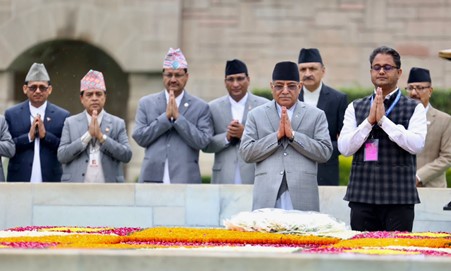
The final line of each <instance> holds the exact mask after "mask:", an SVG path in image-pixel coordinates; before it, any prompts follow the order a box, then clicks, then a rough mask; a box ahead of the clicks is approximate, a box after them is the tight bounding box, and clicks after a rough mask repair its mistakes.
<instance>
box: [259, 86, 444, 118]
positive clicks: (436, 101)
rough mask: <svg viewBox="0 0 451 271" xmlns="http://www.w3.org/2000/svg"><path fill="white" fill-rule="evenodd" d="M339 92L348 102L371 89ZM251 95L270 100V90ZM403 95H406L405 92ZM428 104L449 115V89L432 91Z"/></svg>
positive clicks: (260, 90)
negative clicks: (344, 95) (342, 93)
mask: <svg viewBox="0 0 451 271" xmlns="http://www.w3.org/2000/svg"><path fill="white" fill-rule="evenodd" d="M339 90H340V91H342V92H344V93H346V94H347V95H348V102H351V101H354V100H356V99H360V98H363V97H365V96H368V95H370V94H371V92H372V91H373V89H372V88H339ZM252 93H254V94H255V95H258V96H262V97H265V98H267V99H269V100H272V92H271V90H270V89H262V88H256V89H253V90H252ZM403 93H404V94H406V92H405V90H403ZM430 103H431V104H432V105H433V106H434V107H435V108H437V109H438V110H441V111H443V112H446V113H448V114H451V89H434V92H433V93H432V96H431V99H430Z"/></svg>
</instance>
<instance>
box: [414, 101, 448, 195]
mask: <svg viewBox="0 0 451 271" xmlns="http://www.w3.org/2000/svg"><path fill="white" fill-rule="evenodd" d="M426 117H427V120H428V132H427V135H426V141H425V145H424V149H423V151H422V152H421V153H419V154H417V175H418V176H419V177H420V180H421V182H422V183H423V185H424V186H426V187H446V186H447V183H446V176H445V174H446V170H447V169H448V168H449V167H450V165H451V116H450V115H448V114H446V113H444V112H442V111H439V110H437V109H435V108H433V107H432V106H431V107H430V108H429V110H428V112H427V115H426Z"/></svg>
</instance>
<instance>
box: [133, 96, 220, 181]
mask: <svg viewBox="0 0 451 271" xmlns="http://www.w3.org/2000/svg"><path fill="white" fill-rule="evenodd" d="M165 91H166V90H163V91H161V92H158V93H155V94H150V95H147V96H145V97H143V98H141V99H140V100H139V105H138V110H137V112H136V118H135V127H134V129H133V134H132V137H133V139H134V140H135V141H136V143H138V145H140V146H141V147H144V148H145V153H144V161H143V163H142V168H141V174H140V176H139V182H162V181H163V174H164V164H165V161H166V159H168V167H169V177H170V179H171V183H201V176H200V169H199V151H200V150H201V149H202V148H205V147H206V146H207V145H208V143H209V142H210V140H211V137H212V135H213V128H212V125H211V121H210V115H211V114H210V110H209V108H208V104H207V103H206V102H204V101H202V100H201V99H199V98H197V97H194V96H192V95H189V94H188V93H187V92H186V91H185V92H184V95H183V98H182V100H181V103H180V106H179V113H180V115H179V117H178V119H177V120H175V121H173V122H171V121H170V120H169V119H168V118H167V117H166V105H167V102H166V97H165V94H164V92H165Z"/></svg>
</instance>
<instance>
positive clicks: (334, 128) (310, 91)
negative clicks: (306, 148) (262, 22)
mask: <svg viewBox="0 0 451 271" xmlns="http://www.w3.org/2000/svg"><path fill="white" fill-rule="evenodd" d="M298 66H299V73H300V76H301V80H302V82H303V83H304V86H303V87H302V90H301V93H300V94H299V100H301V101H303V102H305V103H307V104H310V105H313V106H316V107H318V108H319V109H321V110H323V111H324V113H325V114H326V117H327V123H328V126H329V135H330V139H331V140H332V144H333V145H334V151H333V153H332V156H331V157H330V159H329V161H327V162H326V163H321V164H318V184H319V185H338V184H339V179H340V177H339V172H338V171H339V164H338V156H339V155H340V153H339V152H338V148H337V138H338V135H339V134H340V131H341V128H342V127H343V118H344V114H345V110H346V106H347V105H348V98H347V96H346V94H344V93H341V92H340V91H338V90H335V89H333V88H331V87H329V86H327V85H326V84H324V83H323V81H322V79H323V77H324V75H325V73H326V67H325V66H324V64H323V60H322V58H321V54H320V52H319V50H318V49H316V48H302V49H301V51H300V52H299V58H298Z"/></svg>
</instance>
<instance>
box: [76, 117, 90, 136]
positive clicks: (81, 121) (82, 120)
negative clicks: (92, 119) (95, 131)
mask: <svg viewBox="0 0 451 271" xmlns="http://www.w3.org/2000/svg"><path fill="white" fill-rule="evenodd" d="M77 122H78V123H77V127H78V134H79V135H80V136H82V135H83V134H84V133H86V131H88V130H89V125H88V118H87V117H86V112H85V111H83V113H80V114H78V116H77Z"/></svg>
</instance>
